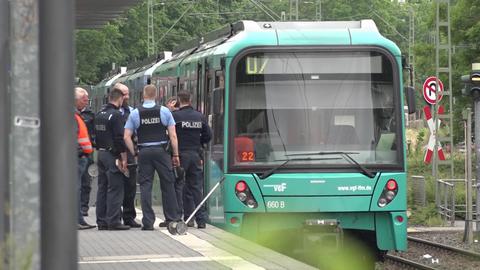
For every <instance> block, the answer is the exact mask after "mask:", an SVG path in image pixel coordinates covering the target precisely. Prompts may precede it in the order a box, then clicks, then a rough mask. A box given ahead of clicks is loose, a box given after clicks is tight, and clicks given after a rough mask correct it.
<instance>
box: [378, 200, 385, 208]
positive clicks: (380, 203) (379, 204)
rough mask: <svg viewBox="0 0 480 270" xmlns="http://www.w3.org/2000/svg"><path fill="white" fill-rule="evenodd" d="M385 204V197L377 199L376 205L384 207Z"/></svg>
mask: <svg viewBox="0 0 480 270" xmlns="http://www.w3.org/2000/svg"><path fill="white" fill-rule="evenodd" d="M386 205H387V199H385V198H380V199H379V200H378V206H380V207H385V206H386Z"/></svg>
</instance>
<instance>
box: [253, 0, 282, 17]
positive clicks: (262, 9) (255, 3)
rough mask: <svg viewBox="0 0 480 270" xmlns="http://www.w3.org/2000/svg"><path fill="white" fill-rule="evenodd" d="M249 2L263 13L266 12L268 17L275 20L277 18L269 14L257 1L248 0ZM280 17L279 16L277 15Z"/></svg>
mask: <svg viewBox="0 0 480 270" xmlns="http://www.w3.org/2000/svg"><path fill="white" fill-rule="evenodd" d="M250 2H252V3H253V4H254V5H255V6H257V7H258V8H259V9H260V10H261V11H263V12H264V13H265V14H267V16H268V17H270V18H272V20H274V21H276V20H277V19H275V18H274V17H273V16H272V14H270V13H269V12H268V10H266V9H265V8H264V7H263V6H262V5H260V4H259V3H258V2H257V1H255V0H250ZM274 15H276V16H278V15H277V14H274ZM278 18H279V19H280V17H278Z"/></svg>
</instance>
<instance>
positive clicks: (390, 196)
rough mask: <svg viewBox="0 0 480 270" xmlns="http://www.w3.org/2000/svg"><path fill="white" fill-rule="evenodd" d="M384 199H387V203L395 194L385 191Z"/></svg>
mask: <svg viewBox="0 0 480 270" xmlns="http://www.w3.org/2000/svg"><path fill="white" fill-rule="evenodd" d="M385 197H386V198H387V200H388V201H391V200H393V198H394V197H395V192H393V191H391V190H389V191H387V193H385Z"/></svg>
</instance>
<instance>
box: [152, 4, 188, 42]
mask: <svg viewBox="0 0 480 270" xmlns="http://www.w3.org/2000/svg"><path fill="white" fill-rule="evenodd" d="M196 3H197V1H196V0H195V1H192V2H191V4H190V6H188V7H187V9H185V11H184V12H183V13H182V15H180V17H178V19H177V20H176V21H175V22H174V23H173V25H172V26H170V28H168V30H167V32H165V33H164V34H163V36H162V37H161V38H160V39H159V40H158V41H157V43H159V42H160V41H162V40H163V39H164V38H165V37H166V36H167V34H168V33H169V32H170V31H172V29H173V27H175V25H177V23H178V22H179V21H180V20H181V19H182V18H183V17H184V16H185V14H187V12H188V11H189V10H190V9H191V8H192V7H194V6H195V4H196Z"/></svg>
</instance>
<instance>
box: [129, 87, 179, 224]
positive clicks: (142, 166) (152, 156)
mask: <svg viewBox="0 0 480 270" xmlns="http://www.w3.org/2000/svg"><path fill="white" fill-rule="evenodd" d="M156 95H157V88H156V87H155V86H154V85H151V84H149V85H146V86H145V87H144V89H143V99H144V103H143V105H142V106H140V107H139V108H137V109H135V110H133V111H132V112H131V113H130V116H129V117H128V120H127V123H126V124H125V133H124V137H123V138H124V140H125V144H126V145H127V148H128V150H129V151H130V153H132V154H133V155H137V154H136V152H135V149H134V146H133V141H132V138H131V137H132V134H133V133H134V132H136V134H137V138H138V149H139V153H138V183H139V184H140V193H141V206H142V213H143V218H142V224H143V227H142V230H153V223H154V222H155V213H154V212H153V209H152V185H153V175H154V173H155V171H156V172H157V174H158V176H159V178H160V188H161V191H162V202H163V213H164V216H165V221H166V222H167V223H169V222H172V221H180V215H179V211H178V205H177V197H176V194H175V186H174V184H175V178H174V175H173V168H172V163H173V166H179V165H180V160H179V158H178V142H177V133H176V131H175V121H174V120H173V116H172V113H171V112H170V110H169V109H168V108H166V107H164V106H158V105H156V104H155V98H156ZM167 131H168V134H167ZM169 141H170V143H171V147H172V153H173V155H172V157H171V156H170V153H168V152H167V150H166V146H167V144H168V142H169Z"/></svg>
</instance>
